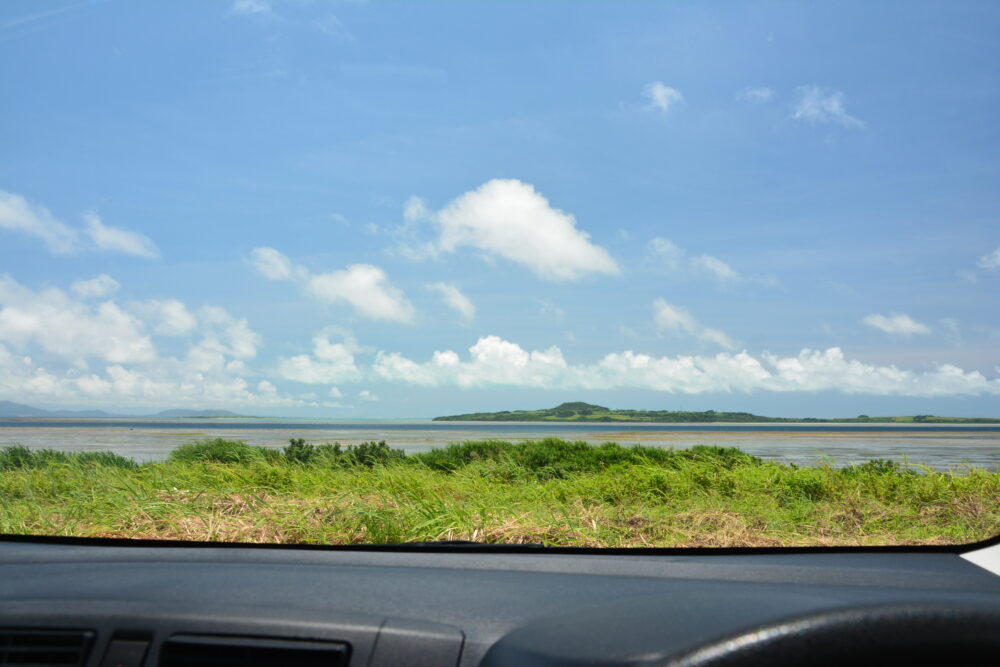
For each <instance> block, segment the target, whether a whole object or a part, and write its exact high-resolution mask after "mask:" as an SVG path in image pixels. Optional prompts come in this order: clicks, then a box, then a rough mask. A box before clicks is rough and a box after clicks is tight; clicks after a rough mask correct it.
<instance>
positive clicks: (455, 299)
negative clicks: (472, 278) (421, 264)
mask: <svg viewBox="0 0 1000 667" xmlns="http://www.w3.org/2000/svg"><path fill="white" fill-rule="evenodd" d="M427 289H430V290H433V291H435V292H437V293H439V294H440V295H441V298H443V299H444V302H445V303H446V304H447V305H448V307H449V308H451V309H452V310H454V311H455V312H457V313H458V314H459V315H461V316H462V320H463V321H465V322H471V321H472V320H473V319H475V317H476V305H475V304H474V303H472V301H470V300H469V297H467V296H465V295H464V294H462V291H461V290H459V289H458V287H456V286H455V285H452V284H449V283H432V284H430V285H427Z"/></svg>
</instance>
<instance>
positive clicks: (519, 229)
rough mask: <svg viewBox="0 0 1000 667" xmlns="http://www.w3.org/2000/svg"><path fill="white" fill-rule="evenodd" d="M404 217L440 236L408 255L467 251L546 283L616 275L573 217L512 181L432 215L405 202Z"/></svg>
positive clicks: (468, 194)
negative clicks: (500, 261)
mask: <svg viewBox="0 0 1000 667" xmlns="http://www.w3.org/2000/svg"><path fill="white" fill-rule="evenodd" d="M404 217H406V219H407V220H408V221H409V222H415V221H416V220H418V219H426V220H428V221H430V222H431V223H433V224H434V225H436V226H437V229H438V231H439V232H440V235H439V237H438V238H437V239H436V240H435V241H432V242H430V243H427V244H423V245H422V246H418V247H410V248H408V249H407V250H408V251H409V254H411V255H412V256H419V255H423V254H426V255H437V254H440V253H450V252H455V251H456V250H458V249H459V248H461V247H471V248H475V249H477V250H480V251H482V252H483V253H485V254H486V255H487V256H496V257H502V258H504V259H507V260H509V261H512V262H515V263H517V264H521V265H522V266H525V267H527V268H528V269H529V270H531V271H532V272H533V273H535V274H536V275H537V276H538V277H540V278H542V279H544V280H551V281H567V280H576V279H579V278H582V277H583V276H586V275H588V274H616V273H618V272H619V269H618V264H617V263H616V262H615V260H614V259H612V258H611V256H610V255H609V254H608V252H607V251H606V250H604V248H601V247H600V246H597V245H595V244H593V243H592V242H591V241H590V235H589V234H587V232H584V231H582V230H580V229H578V228H577V226H576V218H574V217H573V216H572V215H571V214H569V213H566V212H565V211H561V210H559V209H557V208H553V207H552V206H550V205H549V202H548V200H547V199H545V197H543V196H542V195H541V194H540V193H538V192H536V191H535V189H534V188H533V187H532V186H531V185H528V184H527V183H522V182H521V181H518V180H515V179H507V180H504V179H494V180H492V181H489V182H487V183H484V184H483V185H481V186H479V187H478V188H477V189H475V190H472V191H470V192H466V193H465V194H463V195H461V196H459V197H458V198H456V199H454V200H453V201H451V202H450V203H449V204H448V205H447V206H445V207H444V208H443V209H441V210H440V211H437V212H435V213H431V212H429V211H428V209H427V207H426V205H425V204H424V203H423V202H422V201H421V200H419V199H415V198H411V199H410V200H409V201H408V202H407V204H406V207H405V209H404Z"/></svg>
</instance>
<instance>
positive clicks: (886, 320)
mask: <svg viewBox="0 0 1000 667" xmlns="http://www.w3.org/2000/svg"><path fill="white" fill-rule="evenodd" d="M862 322H864V323H865V324H867V325H868V326H870V327H874V328H875V329H878V330H880V331H884V332H885V333H887V334H890V335H893V336H903V337H910V336H913V335H924V334H929V333H930V332H931V328H930V327H929V326H927V325H926V324H921V323H920V322H917V321H916V320H914V319H913V318H912V317H910V316H909V315H907V314H906V313H891V314H889V315H878V314H872V315H869V316H867V317H865V318H864V319H863V320H862Z"/></svg>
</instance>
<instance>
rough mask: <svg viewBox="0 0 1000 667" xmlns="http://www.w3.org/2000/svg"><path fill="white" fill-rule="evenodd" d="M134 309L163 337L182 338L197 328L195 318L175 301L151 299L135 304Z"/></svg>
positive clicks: (182, 305) (185, 307) (181, 304)
mask: <svg viewBox="0 0 1000 667" xmlns="http://www.w3.org/2000/svg"><path fill="white" fill-rule="evenodd" d="M135 308H136V310H137V311H138V312H140V313H142V314H143V316H144V319H145V320H146V321H147V322H148V323H149V324H150V326H152V327H153V330H154V331H155V332H156V333H158V334H161V335H163V336H183V335H184V334H188V333H191V332H192V331H194V330H195V328H197V326H198V320H197V318H195V316H194V315H193V314H192V313H191V311H189V310H188V309H187V306H185V305H184V304H183V303H181V302H180V301H178V300H177V299H163V300H159V299H152V300H149V301H143V302H140V303H137V304H136V305H135Z"/></svg>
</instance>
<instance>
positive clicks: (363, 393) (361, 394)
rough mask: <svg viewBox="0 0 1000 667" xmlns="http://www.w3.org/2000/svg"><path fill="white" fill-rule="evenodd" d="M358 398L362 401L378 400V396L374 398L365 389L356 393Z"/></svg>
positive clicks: (373, 395)
mask: <svg viewBox="0 0 1000 667" xmlns="http://www.w3.org/2000/svg"><path fill="white" fill-rule="evenodd" d="M358 398H360V399H361V400H362V401H377V400H379V398H378V396H376V395H375V394H373V393H372V392H370V391H368V390H367V389H362V390H361V391H359V392H358Z"/></svg>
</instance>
